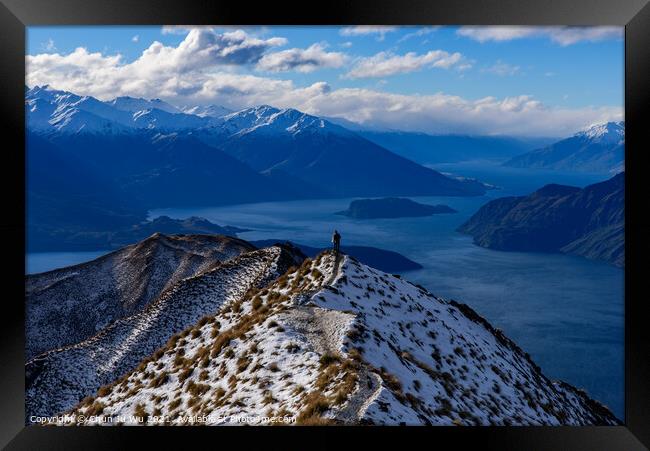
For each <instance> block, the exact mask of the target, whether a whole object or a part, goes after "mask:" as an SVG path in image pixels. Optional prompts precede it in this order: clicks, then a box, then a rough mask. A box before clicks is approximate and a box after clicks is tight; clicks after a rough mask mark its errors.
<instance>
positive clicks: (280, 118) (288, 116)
mask: <svg viewBox="0 0 650 451" xmlns="http://www.w3.org/2000/svg"><path fill="white" fill-rule="evenodd" d="M223 119H224V124H223V125H222V128H224V129H225V130H226V131H230V132H231V133H232V134H233V136H243V135H246V134H249V133H253V132H258V133H272V134H278V133H279V134H282V133H286V134H289V135H294V136H295V135H296V134H298V133H304V132H306V131H311V132H315V133H324V132H326V133H334V134H344V135H351V134H352V133H351V132H349V131H348V130H346V129H344V128H343V127H341V126H338V125H334V124H332V123H330V122H327V121H325V120H323V119H321V118H319V117H316V116H312V115H309V114H306V113H303V112H301V111H298V110H295V109H293V108H286V109H283V110H280V109H277V108H273V107H271V106H268V105H262V106H258V107H254V108H247V109H245V110H242V111H238V112H236V113H232V114H229V115H226V116H224V117H223Z"/></svg>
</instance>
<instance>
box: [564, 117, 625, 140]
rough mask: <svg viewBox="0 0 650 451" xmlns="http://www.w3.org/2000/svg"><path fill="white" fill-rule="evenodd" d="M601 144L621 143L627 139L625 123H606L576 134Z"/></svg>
mask: <svg viewBox="0 0 650 451" xmlns="http://www.w3.org/2000/svg"><path fill="white" fill-rule="evenodd" d="M576 136H582V137H585V138H588V139H591V140H597V141H600V142H619V141H622V140H624V139H625V122H624V121H619V122H606V123H602V124H596V125H591V126H590V127H588V128H587V129H585V130H582V131H580V132H578V133H577V134H576Z"/></svg>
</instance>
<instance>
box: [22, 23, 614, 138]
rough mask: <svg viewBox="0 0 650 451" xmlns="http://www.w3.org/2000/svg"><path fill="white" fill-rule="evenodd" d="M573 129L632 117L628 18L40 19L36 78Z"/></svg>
mask: <svg viewBox="0 0 650 451" xmlns="http://www.w3.org/2000/svg"><path fill="white" fill-rule="evenodd" d="M45 84H47V85H50V86H51V87H52V88H55V89H62V90H66V91H71V92H74V93H76V94H79V95H92V96H94V97H97V98H98V99H100V100H110V99H112V98H114V97H116V96H121V95H129V96H133V97H144V98H161V99H163V100H166V101H168V102H170V103H172V104H174V105H176V106H194V105H208V104H217V105H221V106H225V107H227V108H230V109H233V110H239V109H242V108H247V107H251V106H255V105H260V104H269V105H273V106H276V107H279V108H296V109H299V110H301V111H304V112H306V113H310V114H315V115H319V116H324V117H337V118H343V119H347V120H349V121H353V122H356V123H358V124H361V125H363V126H365V127H370V128H382V129H392V130H405V131H417V132H425V133H434V134H435V133H454V134H470V135H511V136H535V137H542V136H546V137H562V136H567V135H569V134H572V133H575V132H576V131H578V130H581V129H583V128H585V127H588V126H590V125H593V124H596V123H601V122H606V121H610V120H622V119H623V98H624V41H623V28H620V27H516V26H508V27H506V26H499V27H494V26H493V27H485V26H483V27H447V26H445V27H377V26H355V27H297V26H290V27H284V26H283V27H280V26H273V27H190V26H169V27H159V26H146V27H132V26H112V27H104V26H84V27H29V28H28V31H27V49H26V85H27V86H28V87H30V88H31V87H33V86H37V85H38V86H42V85H45Z"/></svg>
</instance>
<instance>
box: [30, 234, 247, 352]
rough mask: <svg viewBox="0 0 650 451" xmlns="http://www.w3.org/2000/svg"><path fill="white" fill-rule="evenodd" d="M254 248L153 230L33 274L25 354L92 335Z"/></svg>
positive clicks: (231, 240) (219, 238) (239, 242)
mask: <svg viewBox="0 0 650 451" xmlns="http://www.w3.org/2000/svg"><path fill="white" fill-rule="evenodd" d="M251 250H254V247H253V246H252V245H250V244H248V243H247V242H245V241H242V240H238V239H236V238H229V237H225V236H208V235H194V236H185V237H173V236H164V235H161V234H155V235H152V236H151V237H149V238H148V239H146V240H144V241H141V242H140V243H137V244H134V245H131V246H127V247H125V248H122V249H120V250H117V251H115V252H111V253H110V254H107V255H105V256H103V257H100V258H98V259H96V260H93V261H91V262H88V263H83V264H81V265H76V266H71V267H68V268H63V269H59V270H54V271H49V272H45V273H42V274H35V275H30V276H28V277H27V278H26V282H25V298H26V303H25V314H26V316H25V335H26V344H25V353H26V356H25V357H26V359H27V360H29V359H31V358H32V357H34V356H35V355H37V354H40V353H42V352H45V351H49V350H51V349H54V348H60V347H63V346H65V345H70V344H74V343H78V342H80V341H82V340H84V339H86V338H89V337H90V336H92V335H95V334H96V333H97V332H98V331H99V330H101V329H102V328H104V327H105V326H107V325H108V324H110V323H111V322H113V321H115V320H117V319H119V318H122V317H124V316H128V315H131V314H133V313H136V312H138V311H140V310H142V309H143V308H144V307H146V306H147V305H148V304H149V302H151V301H152V300H153V299H155V298H156V297H157V296H158V295H159V294H160V293H161V292H163V291H164V290H165V289H167V288H169V287H171V286H172V285H174V284H175V283H177V282H179V281H180V280H181V279H184V278H186V277H190V276H194V275H197V274H199V273H201V272H204V271H205V270H206V269H208V268H210V267H212V266H213V265H214V264H215V263H218V262H223V261H227V260H229V259H231V258H233V257H236V256H238V255H240V254H243V253H244V252H249V251H251Z"/></svg>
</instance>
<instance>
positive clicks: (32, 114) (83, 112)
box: [25, 85, 345, 135]
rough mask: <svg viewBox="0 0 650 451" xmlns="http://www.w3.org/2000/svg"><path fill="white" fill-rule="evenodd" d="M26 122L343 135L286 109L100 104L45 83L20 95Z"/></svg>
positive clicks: (125, 100) (72, 127) (66, 129)
mask: <svg viewBox="0 0 650 451" xmlns="http://www.w3.org/2000/svg"><path fill="white" fill-rule="evenodd" d="M25 108H26V110H27V113H28V114H27V117H28V125H29V127H30V128H31V129H33V130H41V131H47V130H48V129H52V130H56V131H57V132H61V133H80V132H85V133H105V132H107V131H113V132H125V131H127V130H129V129H155V130H159V131H161V132H169V131H181V130H185V131H188V130H197V129H202V128H208V129H209V128H218V129H219V130H218V131H217V130H213V132H216V133H219V134H221V135H223V134H225V135H233V134H239V135H242V134H246V133H248V132H252V131H254V130H264V131H265V132H269V133H281V132H286V133H290V134H297V133H301V132H302V131H304V130H307V129H310V130H314V129H323V130H325V129H326V130H327V131H328V132H331V131H332V130H337V131H338V132H339V133H344V132H345V129H343V127H339V126H335V125H334V124H331V123H329V122H326V121H325V120H324V119H321V118H318V117H315V116H311V115H308V114H305V113H302V112H300V111H297V110H294V109H291V108H288V109H278V108H274V107H271V106H268V105H261V106H257V107H252V108H246V109H243V110H241V111H237V112H233V111H232V110H229V109H228V108H225V107H222V106H219V105H207V106H203V105H201V106H190V107H185V108H183V109H181V108H177V107H175V106H173V105H171V104H169V103H167V102H164V101H162V100H160V99H150V100H147V99H142V98H134V97H128V96H126V97H117V98H115V99H113V100H109V101H106V102H102V101H100V100H98V99H96V98H94V97H91V96H79V95H76V94H73V93H70V92H67V91H60V90H56V89H52V88H51V87H50V86H47V85H46V86H36V87H34V88H32V89H27V91H26V93H25Z"/></svg>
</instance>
